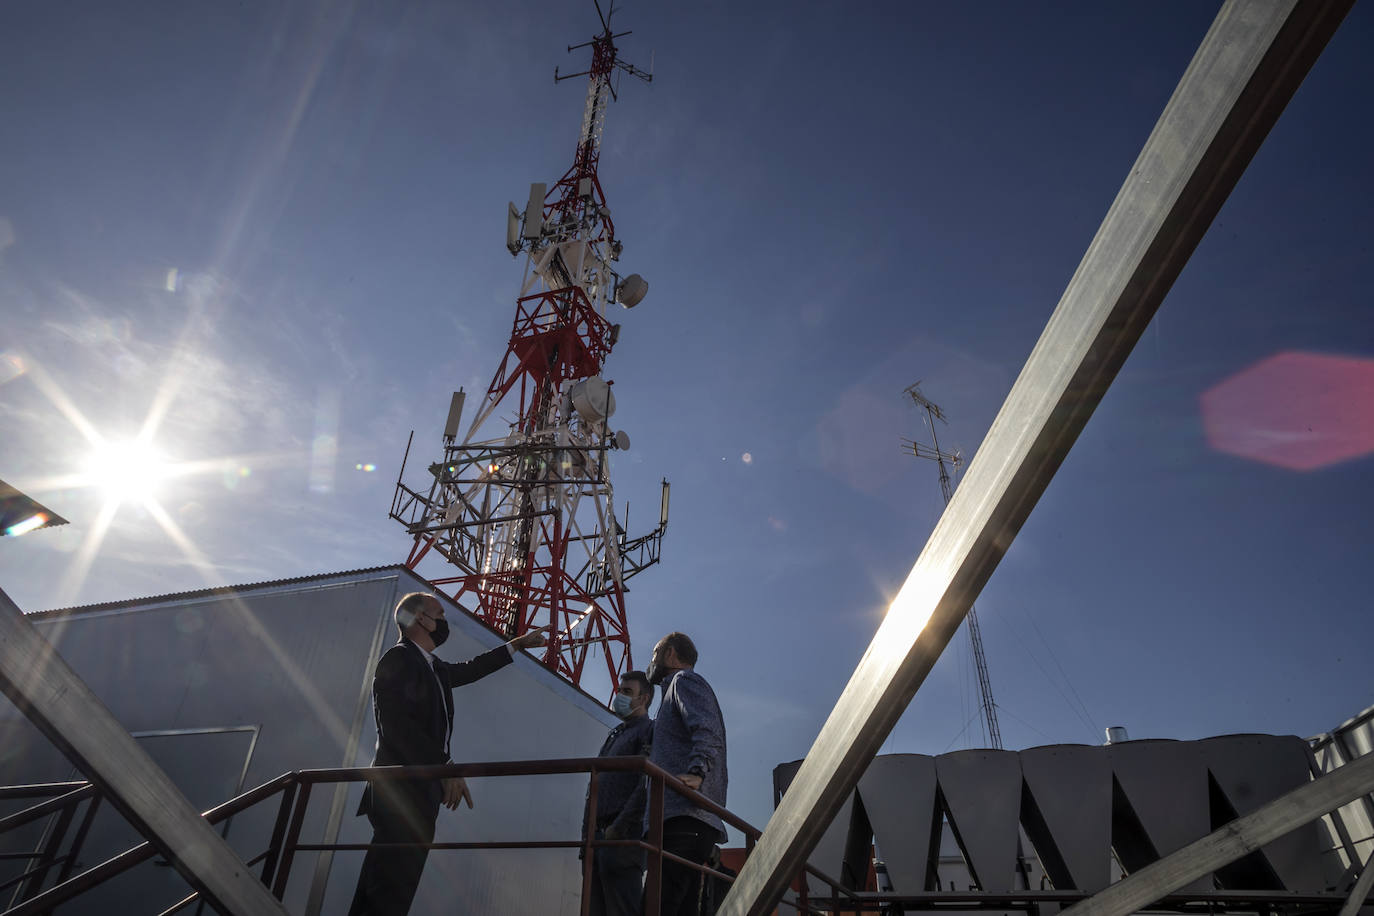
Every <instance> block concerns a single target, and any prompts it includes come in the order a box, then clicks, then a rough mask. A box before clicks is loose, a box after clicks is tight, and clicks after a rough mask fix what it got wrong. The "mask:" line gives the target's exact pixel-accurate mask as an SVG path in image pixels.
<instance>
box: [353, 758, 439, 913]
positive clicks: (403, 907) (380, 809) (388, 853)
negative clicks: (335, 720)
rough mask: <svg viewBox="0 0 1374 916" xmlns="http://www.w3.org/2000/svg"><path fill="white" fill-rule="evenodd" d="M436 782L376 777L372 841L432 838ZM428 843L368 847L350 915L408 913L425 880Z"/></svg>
mask: <svg viewBox="0 0 1374 916" xmlns="http://www.w3.org/2000/svg"><path fill="white" fill-rule="evenodd" d="M436 788H437V786H435V785H433V784H420V785H416V784H414V783H399V782H392V783H390V784H387V783H381V782H379V783H377V784H375V785H374V786H373V796H372V805H371V807H370V809H369V810H368V812H367V819H368V820H369V821H371V822H372V842H373V843H431V842H433V841H434V822H435V821H436V820H437V819H438V817H439V801H440V796H439V795H438V794H437V792H436V791H435V789H436ZM428 856H429V850H428V849H427V848H409V849H369V850H368V851H367V855H366V856H364V858H363V868H362V872H361V873H360V874H359V875H358V888H357V890H356V891H354V893H353V905H352V906H350V907H349V908H348V914H349V916H405V914H406V913H408V912H409V911H410V904H411V901H412V900H414V899H415V889H416V888H418V887H419V886H420V875H421V874H422V873H423V872H424V870H425V859H426V858H427V857H428Z"/></svg>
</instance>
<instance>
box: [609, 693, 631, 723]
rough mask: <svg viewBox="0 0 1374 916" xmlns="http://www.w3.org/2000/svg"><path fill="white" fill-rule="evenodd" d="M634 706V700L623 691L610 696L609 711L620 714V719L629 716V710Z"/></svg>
mask: <svg viewBox="0 0 1374 916" xmlns="http://www.w3.org/2000/svg"><path fill="white" fill-rule="evenodd" d="M633 707H634V700H632V699H630V698H629V697H627V696H626V695H625V694H623V693H617V694H616V695H615V696H613V697H611V712H613V713H615V714H616V715H617V716H620V718H622V719H628V718H630V710H631V709H632V708H633Z"/></svg>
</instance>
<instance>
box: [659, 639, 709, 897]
mask: <svg viewBox="0 0 1374 916" xmlns="http://www.w3.org/2000/svg"><path fill="white" fill-rule="evenodd" d="M696 663H697V647H696V646H695V645H693V643H692V640H691V639H690V638H688V636H687V634H685V633H669V634H668V635H667V636H665V637H663V638H662V639H660V640H659V641H658V645H656V646H654V657H653V660H652V661H651V662H650V663H649V672H648V673H649V682H650V683H653V684H662V685H663V700H662V702H661V703H659V706H658V717H657V718H656V719H655V720H654V739H653V740H654V744H653V749H652V751H651V752H650V754H649V759H650V760H651V761H652V762H654V763H656V764H658V765H659V766H660V767H662V768H663V769H665V770H667V771H668V772H669V773H672V774H674V775H675V776H677V778H678V779H680V780H682V782H684V783H686V785H687V787H688V788H689V789H695V790H696V791H698V792H700V793H701V794H702V795H704V796H706V797H707V798H709V799H710V800H711V801H713V802H715V803H716V804H717V805H720V806H721V807H724V806H725V792H726V787H727V785H728V784H729V773H728V772H727V771H726V766H725V719H724V718H723V717H722V716H721V714H720V704H719V703H718V702H717V701H716V694H715V691H713V690H712V689H711V685H710V684H708V683H706V679H705V678H704V677H702V676H701V675H700V674H697V673H696V671H695V670H693V667H694V666H695V665H696ZM725 839H726V836H725V825H724V824H723V823H721V820H720V818H719V817H718V816H716V815H715V814H713V813H711V812H710V811H707V810H706V809H705V808H699V807H697V806H696V805H695V804H693V803H692V802H691V800H690V799H688V798H686V797H684V796H682V795H679V794H677V793H676V792H671V791H670V792H668V793H666V794H665V795H664V799H663V849H664V851H665V852H671V853H673V854H675V855H679V856H681V857H682V858H684V859H686V860H688V861H689V862H697V863H704V862H705V861H706V860H707V858H708V857H709V856H710V854H711V850H712V848H713V847H714V846H715V844H717V843H724V842H725ZM661 887H662V893H661V894H660V897H659V900H660V904H659V906H660V910H659V911H660V912H661V913H662V914H663V916H696V914H697V913H698V912H699V910H698V902H699V900H700V893H701V873H700V872H698V871H695V870H693V869H690V868H687V867H685V866H682V865H678V864H677V863H675V862H669V861H667V860H666V859H665V860H664V862H663V880H662V883H661Z"/></svg>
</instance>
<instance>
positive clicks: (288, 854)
mask: <svg viewBox="0 0 1374 916" xmlns="http://www.w3.org/2000/svg"><path fill="white" fill-rule="evenodd" d="M612 772H614V773H642V774H644V775H645V776H646V777H647V779H648V799H647V803H648V813H649V817H648V824H649V830H648V834H647V835H646V836H645V837H644V838H643V839H638V840H634V839H628V840H598V839H596V838H595V830H596V822H597V817H596V814H597V801H598V800H597V782H598V781H597V780H596V779H592V780H591V785H590V790H589V793H588V813H587V824H586V832H585V833H584V835H583V836H582V837H581V838H580V839H575V840H556V839H532V840H521V841H486V842H482V841H475V842H466V843H434V842H432V843H425V844H393V845H396V846H400V845H407V846H409V845H423V846H424V847H426V848H428V849H430V850H471V849H579V850H581V852H582V905H581V914H582V916H587V914H588V907H589V905H590V901H591V895H590V889H591V882H592V881H593V880H594V877H595V874H596V872H595V856H596V851H597V850H599V849H605V848H610V847H632V848H638V849H642V850H644V851H645V854H646V864H647V867H646V870H645V880H644V897H645V907H644V913H645V916H659V893H660V888H661V885H662V874H663V864H664V863H665V862H674V863H677V864H679V865H681V866H683V867H686V868H690V869H692V870H695V871H697V872H699V873H701V874H702V875H703V876H704V877H706V878H714V879H716V880H719V881H722V882H726V883H729V882H731V881H733V876H732V875H729V874H726V873H725V872H722V871H720V870H718V869H714V868H711V867H709V866H707V865H701V864H698V863H695V862H690V861H688V860H686V859H683V858H681V857H679V856H676V855H674V854H673V853H671V852H668V851H665V850H664V849H663V820H664V818H663V814H664V800H665V796H666V793H667V792H677V793H679V794H680V795H682V796H685V797H686V798H688V799H690V800H691V802H692V804H693V805H694V806H696V807H698V808H701V809H703V810H706V811H710V812H711V813H713V814H715V815H717V816H718V817H720V819H721V820H722V821H724V822H725V823H726V824H729V825H730V826H731V827H733V828H735V829H736V830H738V831H739V832H740V833H741V834H743V836H744V841H745V847H746V850H751V849H753V846H754V842H755V841H756V840H757V839H758V838H759V836H760V835H761V831H760V830H759V829H758V828H756V827H754V826H753V825H752V824H750V823H748V822H747V821H745V820H743V819H742V818H740V817H738V816H736V815H735V814H733V813H731V812H730V811H729V810H728V809H726V808H724V807H722V806H720V805H717V804H716V803H715V802H713V801H711V800H710V799H709V798H706V797H705V796H703V795H701V794H700V793H699V792H696V791H694V790H692V789H690V788H688V787H687V786H686V785H684V784H683V783H681V782H680V781H678V779H677V778H676V777H675V776H673V775H672V774H671V773H668V772H667V771H666V770H663V769H662V768H660V767H658V766H656V765H654V764H652V763H650V762H649V761H648V760H647V759H646V758H643V757H576V758H569V759H561V760H522V761H502V762H491V763H463V764H445V765H442V766H417V767H351V768H344V769H327V770H323V769H322V770H299V771H295V772H291V773H284V774H282V775H281V776H278V777H277V778H276V779H273V780H271V781H270V782H267V783H264V784H263V785H260V786H258V787H257V788H255V789H250V790H249V791H247V792H245V793H243V794H242V795H239V796H238V797H236V798H234V799H231V800H230V801H227V802H225V803H224V804H222V805H219V806H218V807H215V808H212V809H211V810H209V811H207V812H205V814H204V817H205V819H206V821H208V822H209V823H210V824H212V825H213V824H218V823H220V822H222V821H224V820H226V819H228V818H230V817H233V816H234V815H236V814H239V813H241V812H243V811H246V810H247V809H249V808H251V807H253V806H255V805H258V804H260V803H262V802H265V801H267V800H268V799H270V798H272V797H274V796H280V799H279V801H278V807H277V816H276V819H275V821H274V823H273V827H272V834H271V836H270V838H269V839H268V843H267V848H266V849H265V850H263V851H262V852H260V853H258V854H257V855H255V856H253V857H252V858H251V859H248V860H246V863H245V864H247V865H248V866H249V867H250V868H253V867H256V866H261V869H262V871H261V879H262V882H263V884H265V885H267V886H268V887H269V888H271V890H272V893H273V894H274V895H275V896H276V897H277V899H279V900H280V899H282V898H283V897H284V895H285V893H286V888H287V883H288V881H289V880H290V877H291V866H292V864H293V862H294V861H295V857H296V854H297V853H298V852H328V851H355V850H356V851H362V850H367V849H370V848H372V845H371V844H368V843H302V842H301V841H300V840H301V830H302V828H303V826H304V824H305V816H306V810H307V807H308V805H309V803H310V796H311V792H312V790H313V788H314V787H315V786H317V785H329V784H337V783H345V782H362V781H365V780H366V781H370V782H373V783H374V784H375V783H379V782H387V781H392V780H400V779H411V780H438V779H441V778H446V777H454V776H459V777H463V778H465V779H466V778H478V777H515V776H555V775H568V774H577V773H586V774H589V775H593V774H596V773H612ZM43 797H46V800H45V801H42V802H40V803H38V804H36V805H33V806H32V807H29V808H26V809H24V810H23V811H19V812H17V813H15V814H11V815H9V816H7V817H4V818H0V833H3V832H5V831H7V830H11V829H14V828H16V827H20V826H23V825H25V824H30V823H33V822H35V821H37V820H39V819H41V818H44V817H54V818H55V820H54V822H53V824H52V825H50V828H49V829H48V830H47V831H45V834H44V838H43V840H42V841H41V842H40V844H39V848H38V849H37V850H35V851H34V852H31V853H9V854H0V859H28V860H32V861H35V864H34V865H33V866H32V867H31V868H29V869H27V870H26V871H25V872H24V873H23V874H21V875H19V876H17V877H15V878H11V879H10V880H9V881H8V882H7V883H6V884H4V885H0V892H3V891H4V890H6V889H8V888H13V887H15V886H16V885H19V886H21V891H20V894H19V902H18V903H17V905H15V906H14V907H12V908H10V909H8V910H4V911H3V914H4V916H28V914H38V913H44V912H48V911H50V910H52V909H54V908H56V907H58V906H60V905H61V904H63V903H65V902H67V901H69V900H71V899H73V898H75V897H77V896H79V895H81V894H84V893H86V892H88V891H90V890H91V889H93V888H95V887H98V886H99V885H101V884H103V883H104V882H106V881H109V880H110V879H112V878H115V877H117V876H118V875H121V874H123V873H125V872H126V871H128V870H129V869H131V868H133V867H134V866H136V865H139V864H140V863H142V862H145V861H147V860H148V859H151V858H153V857H154V856H156V855H157V850H155V849H154V848H153V846H152V844H150V843H146V842H145V843H141V844H139V845H138V846H135V847H133V848H131V849H128V850H125V851H124V852H122V853H120V854H118V855H116V856H114V857H113V858H111V859H109V860H107V861H105V862H103V863H101V864H100V865H97V866H95V867H93V868H90V869H88V870H86V871H84V872H81V873H79V874H75V875H73V874H72V871H73V869H74V867H75V864H76V857H77V855H78V853H79V852H80V848H81V845H82V843H83V842H84V840H85V837H86V834H87V832H88V831H89V829H90V825H91V821H92V819H93V817H94V815H95V811H96V808H97V806H98V805H99V802H100V794H99V792H98V791H97V790H96V789H95V788H94V787H93V786H91V785H90V784H89V783H84V782H71V783H47V784H42V785H33V786H14V787H10V788H0V801H3V800H6V799H15V798H43ZM87 800H89V801H90V806H89V807H88V808H87V810H86V812H85V814H84V815H83V817H82V821H81V825H80V826H79V828H78V830H77V833H76V834H75V836H74V837H73V839H72V842H71V845H70V847H69V848H68V849H67V851H66V852H65V853H61V854H59V850H60V849H61V846H62V842H63V839H64V835H65V833H66V832H67V830H68V828H69V827H70V825H71V823H72V821H73V820H74V819H75V815H76V810H77V806H78V805H79V804H80V803H81V802H83V801H87ZM55 865H60V871H59V873H58V876H57V878H56V881H55V883H54V885H53V886H52V887H50V888H48V889H47V890H41V888H42V885H43V884H44V883H45V882H46V880H47V876H48V875H49V873H50V872H51V869H52V868H53V867H54V866H55ZM808 874H809V875H810V876H812V877H814V878H815V879H817V881H819V882H820V883H821V884H823V885H825V886H826V887H828V888H829V891H830V893H829V895H828V896H827V897H826V898H825V899H826V901H827V904H826V906H825V908H824V909H817V908H815V907H814V905H813V902H812V901H811V900H810V897H809V891H808V887H807V885H808V881H807V880H806V875H808ZM198 900H199V894H198V893H195V892H192V893H190V894H188V895H187V896H186V897H184V898H183V899H181V900H179V901H177V902H176V903H175V904H173V905H172V906H171V907H169V908H168V909H166V910H164V911H163V912H162V913H161V914H160V916H171V914H173V913H177V912H179V911H181V910H183V909H185V908H186V907H188V906H191V905H192V904H194V903H196V902H197V901H198ZM841 901H843V902H844V906H845V909H847V910H854V911H859V910H861V909H862V908H863V907H864V906H865V905H866V904H867V903H869V902H870V901H866V900H864V899H862V897H861V895H859V894H856V893H855V892H853V891H851V890H849V889H847V888H845V887H843V886H841V885H840V883H839V882H838V881H836V880H835V879H833V878H831V877H829V876H827V875H825V874H824V873H822V872H821V871H819V870H818V869H815V868H813V867H811V866H810V865H807V866H806V868H805V871H804V872H803V873H802V874H800V875H798V876H797V879H796V880H795V881H794V883H793V886H792V891H791V893H790V895H789V896H788V897H787V898H784V900H783V901H782V904H783V905H784V906H787V907H789V908H791V909H794V910H796V911H797V912H799V913H805V914H820V913H832V912H834V911H835V909H834V908H835V907H836V906H837V905H838V904H839V903H840V902H841Z"/></svg>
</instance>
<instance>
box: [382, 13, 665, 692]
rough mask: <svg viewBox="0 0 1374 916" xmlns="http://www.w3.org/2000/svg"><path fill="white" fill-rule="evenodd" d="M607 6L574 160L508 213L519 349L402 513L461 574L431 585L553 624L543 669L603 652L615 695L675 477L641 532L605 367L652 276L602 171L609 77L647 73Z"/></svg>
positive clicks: (498, 623)
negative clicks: (622, 498) (630, 260)
mask: <svg viewBox="0 0 1374 916" xmlns="http://www.w3.org/2000/svg"><path fill="white" fill-rule="evenodd" d="M596 13H597V18H598V19H599V20H600V22H601V27H602V31H601V32H600V33H599V34H597V35H596V36H595V37H594V38H592V39H591V40H590V41H587V42H583V43H582V44H579V45H573V46H572V47H570V48H569V49H568V50H569V51H574V50H577V49H578V48H585V47H590V48H591V49H592V63H591V66H590V67H589V68H588V69H587V70H584V71H582V72H581V73H576V74H569V75H559V73H558V71H557V70H556V69H555V71H554V80H555V82H562V81H563V80H565V79H571V78H572V77H573V76H587V77H589V79H588V85H587V97H586V107H585V110H584V113H583V118H582V129H581V132H580V133H579V136H578V142H577V151H576V153H575V155H574V157H573V164H572V166H571V167H570V168H569V169H568V171H567V172H565V173H564V175H563V177H562V178H560V179H558V181H557V182H555V183H554V184H553V186H552V187H547V188H546V186H545V185H544V184H543V183H542V182H536V183H535V184H533V185H531V186H530V193H529V198H528V204H527V205H526V207H525V209H524V210H523V212H522V211H521V210H519V209H518V208H517V207H516V205H515V204H511V205H510V208H509V211H508V213H507V219H506V248H507V250H508V251H510V253H511V254H512V255H514V256H517V257H518V256H519V255H520V254H521V253H523V254H524V255H525V270H524V279H523V281H522V284H521V287H520V291H519V294H518V296H517V297H516V302H515V324H514V328H513V330H512V331H511V335H510V340H509V343H508V344H507V347H506V353H505V356H504V358H503V359H502V361H501V364H500V367H499V368H498V369H497V370H496V375H495V376H494V377H493V378H492V381H491V384H490V385H489V386H488V388H487V390H486V392H485V393H484V394H483V395H482V396H481V399H480V401H479V402H478V403H477V407H476V410H475V411H473V416H472V421H471V424H470V425H469V426H468V429H467V433H466V435H464V436H462V437H460V436H459V429H460V424H461V422H462V413H463V404H464V400H465V397H464V395H463V393H462V392H461V391H460V392H458V393H455V394H454V396H453V400H452V403H451V405H450V408H449V415H448V421H447V422H446V424H445V426H444V436H443V458H442V460H440V461H436V462H434V463H432V464H430V465H429V466H428V477H429V480H428V482H427V484H426V485H424V486H421V487H418V488H411V487H410V486H408V485H406V484H405V483H404V476H405V463H404V461H403V462H402V467H401V476H400V477H399V478H398V479H397V482H396V492H395V496H394V498H393V499H392V505H391V511H390V516H391V518H393V519H395V520H397V521H398V522H400V523H401V524H402V525H404V526H405V529H406V532H407V534H409V535H410V536H411V539H412V545H411V549H410V554H409V556H407V558H406V561H405V564H406V567H407V568H409V569H415V568H416V567H417V566H418V565H419V563H420V562H421V561H422V560H423V559H425V558H426V557H427V556H431V555H434V556H438V557H439V558H442V559H443V560H445V561H447V562H448V563H449V564H451V566H453V567H457V570H456V574H454V571H453V570H450V571H449V574H448V575H444V576H441V577H439V578H432V579H430V582H431V584H432V585H434V586H435V587H436V588H446V589H447V590H448V593H449V594H450V595H451V596H452V597H453V598H454V600H455V601H458V602H459V603H460V605H462V606H464V607H465V608H467V609H468V610H469V611H471V612H472V613H473V614H475V615H476V616H477V617H479V618H480V619H482V620H483V621H485V622H486V623H487V624H488V625H490V626H491V627H493V628H494V629H496V630H498V631H500V632H501V633H503V634H505V635H507V636H517V635H520V634H521V633H524V632H526V631H528V630H529V629H531V628H532V627H541V626H550V627H551V628H552V629H551V630H550V633H551V637H550V640H549V645H548V647H547V648H546V650H545V654H544V663H545V665H547V666H548V667H549V668H550V669H552V670H554V671H557V672H558V673H560V674H562V675H563V676H565V677H566V678H568V679H569V680H570V681H572V682H573V683H574V684H578V685H581V683H582V678H583V677H584V675H585V674H586V666H587V661H588V658H589V657H590V653H591V652H593V651H597V652H600V653H601V654H603V655H604V657H605V662H606V671H607V673H608V674H609V676H610V679H611V688H610V689H611V692H613V691H614V690H615V688H616V686H617V685H618V683H619V678H620V675H621V674H623V673H625V672H626V671H628V670H630V669H631V668H632V667H633V664H632V660H631V657H630V635H629V625H628V621H627V619H626V614H625V594H626V592H627V591H628V589H627V588H626V585H625V583H626V582H627V581H628V580H629V579H630V578H631V577H633V576H635V575H637V574H638V573H640V572H643V571H644V570H645V569H647V568H648V567H650V566H652V565H654V564H655V563H657V562H658V561H659V556H660V550H661V547H662V542H663V534H664V532H665V531H666V530H667V527H668V481H667V480H664V481H663V485H662V497H661V507H662V508H661V513H660V517H659V521H658V526H657V527H656V528H654V529H653V530H652V531H650V532H648V533H647V534H643V535H641V536H639V537H636V538H631V537H629V536H628V535H627V534H626V533H625V531H624V528H623V526H622V523H621V521H620V520H619V519H617V518H616V507H615V502H614V498H613V490H612V487H611V478H610V458H611V453H612V452H613V451H619V450H624V449H628V448H629V447H630V437H629V436H628V435H627V434H626V433H625V432H624V431H623V430H615V429H613V428H612V427H611V425H610V424H611V417H612V415H613V414H614V413H615V395H614V394H613V393H612V391H611V385H612V382H611V381H610V380H608V379H605V378H603V377H602V372H603V369H604V367H605V364H606V360H607V358H608V357H609V356H610V354H611V350H612V349H613V348H614V347H615V345H616V342H617V341H618V340H619V339H620V325H619V324H615V323H613V322H612V321H611V319H610V318H608V317H607V310H608V309H610V308H612V307H617V310H619V307H624V308H632V307H634V306H635V305H637V304H638V303H639V302H640V300H642V299H643V298H644V296H645V294H646V292H647V291H648V283H647V282H645V280H644V279H643V278H642V277H640V276H639V275H638V274H630V275H628V276H621V274H620V273H619V272H618V271H617V270H616V267H615V265H616V263H617V262H618V261H619V259H620V254H621V250H622V245H621V242H620V241H619V240H618V239H617V238H616V234H615V224H614V223H613V222H612V221H611V211H610V208H609V207H608V206H607V205H606V195H605V193H604V191H603V190H602V187H601V178H600V175H599V174H598V166H599V162H600V153H601V135H602V131H603V130H604V127H605V121H606V108H607V105H608V103H609V101H610V100H611V99H613V98H614V97H615V92H614V89H613V87H612V84H611V76H612V75H613V74H614V73H615V72H616V71H617V70H619V71H621V72H625V73H629V74H630V75H632V76H636V77H640V78H642V79H644V80H645V81H646V82H647V81H648V79H649V75H648V74H644V73H642V72H641V71H639V70H638V69H637V68H635V67H634V66H632V65H630V64H627V63H625V62H624V61H622V60H620V58H619V56H618V53H617V50H616V46H615V39H617V38H621V37H623V36H625V35H628V34H630V33H629V32H621V33H618V34H613V33H612V32H611V29H610V17H609V15H606V14H603V13H602V10H601V5H600V3H597V4H596ZM501 405H505V408H506V411H507V413H506V415H507V416H509V415H510V414H509V412H508V411H509V410H510V409H511V408H512V407H514V409H515V411H516V413H515V419H514V421H513V422H510V423H509V424H501V428H500V429H499V430H498V431H496V433H495V435H493V434H492V432H491V431H489V428H487V427H486V426H485V424H486V423H487V421H488V420H491V419H492V418H493V415H494V414H495V413H496V410H497V408H498V407H499V406H501ZM408 455H409V446H407V456H408Z"/></svg>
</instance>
